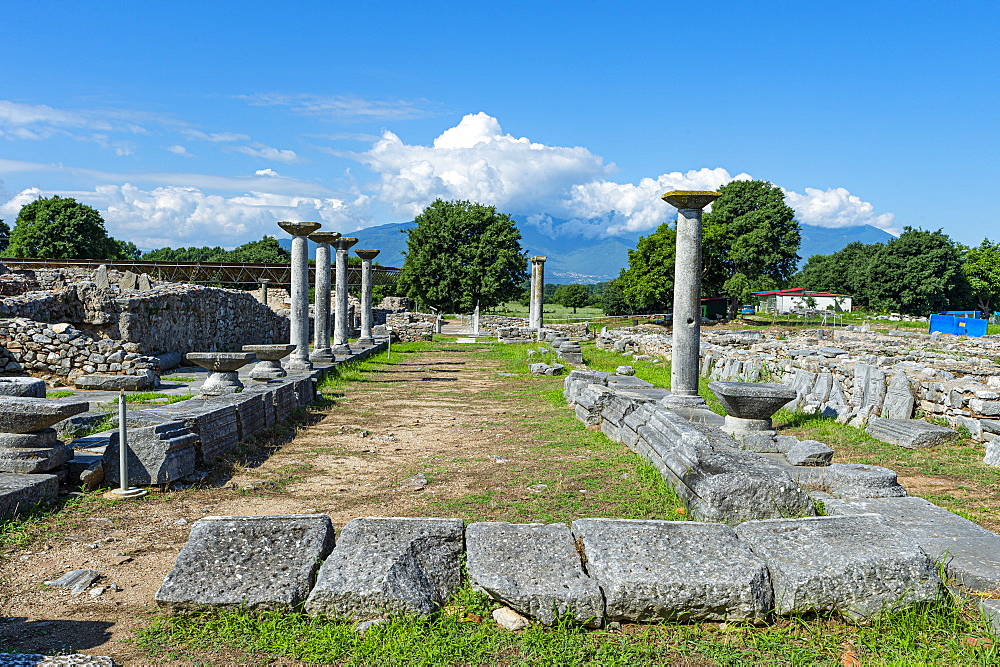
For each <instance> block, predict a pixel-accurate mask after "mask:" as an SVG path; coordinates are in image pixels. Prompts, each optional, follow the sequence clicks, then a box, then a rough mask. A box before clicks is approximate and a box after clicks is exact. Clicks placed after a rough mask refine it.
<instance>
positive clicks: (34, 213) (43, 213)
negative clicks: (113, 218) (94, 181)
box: [3, 196, 122, 259]
mask: <svg viewBox="0 0 1000 667" xmlns="http://www.w3.org/2000/svg"><path fill="white" fill-rule="evenodd" d="M121 251H122V248H121V245H120V244H119V243H118V241H116V240H114V239H113V238H111V237H110V236H108V231H107V229H105V228H104V219H103V218H102V217H101V214H100V213H98V212H97V211H96V210H94V209H93V208H91V207H90V206H87V205H86V204H81V203H79V202H77V201H76V200H75V199H73V198H71V197H59V196H54V197H48V198H42V199H36V200H35V201H33V202H31V203H29V204H25V205H24V206H22V207H21V212H20V213H18V214H17V220H16V221H15V222H14V231H12V232H11V233H10V243H9V245H8V246H7V249H6V250H5V251H4V253H3V254H4V256H5V257H16V258H22V259H23V258H40V259H118V258H119V257H120V255H121Z"/></svg>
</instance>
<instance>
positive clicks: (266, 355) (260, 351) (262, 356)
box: [243, 345, 295, 361]
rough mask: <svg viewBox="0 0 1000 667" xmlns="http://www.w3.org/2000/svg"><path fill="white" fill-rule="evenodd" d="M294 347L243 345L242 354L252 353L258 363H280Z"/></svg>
mask: <svg viewBox="0 0 1000 667" xmlns="http://www.w3.org/2000/svg"><path fill="white" fill-rule="evenodd" d="M294 349H295V346H294V345H244V346H243V351H244V352H253V353H254V354H255V355H257V359H259V360H260V361H280V360H281V359H284V358H285V357H287V356H288V355H289V354H291V353H292V350H294Z"/></svg>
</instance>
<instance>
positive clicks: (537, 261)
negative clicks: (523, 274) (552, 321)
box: [528, 255, 545, 329]
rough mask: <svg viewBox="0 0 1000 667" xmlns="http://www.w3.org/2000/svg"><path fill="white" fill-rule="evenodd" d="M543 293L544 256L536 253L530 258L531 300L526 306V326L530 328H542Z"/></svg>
mask: <svg viewBox="0 0 1000 667" xmlns="http://www.w3.org/2000/svg"><path fill="white" fill-rule="evenodd" d="M544 295H545V257H543V256H541V255H538V256H535V257H532V258H531V301H530V302H529V304H530V305H529V306H528V327H529V328H531V329H541V328H542V324H543V319H544V318H543V317H542V309H543V307H544V305H545V304H544Z"/></svg>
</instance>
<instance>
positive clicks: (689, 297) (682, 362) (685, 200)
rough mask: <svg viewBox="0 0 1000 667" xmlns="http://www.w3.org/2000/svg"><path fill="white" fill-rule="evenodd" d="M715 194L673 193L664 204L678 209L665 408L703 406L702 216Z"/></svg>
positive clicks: (667, 196) (683, 191)
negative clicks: (700, 387) (700, 359)
mask: <svg viewBox="0 0 1000 667" xmlns="http://www.w3.org/2000/svg"><path fill="white" fill-rule="evenodd" d="M718 197H719V193H718V192H708V191H687V190H674V191H673V192H668V193H666V194H665V195H663V200H664V201H665V202H667V203H668V204H670V205H671V206H676V207H677V213H678V215H677V253H676V259H675V261H674V313H673V325H672V328H673V336H674V340H673V346H672V349H671V363H672V365H671V368H670V396H667V397H666V398H664V399H663V404H664V405H665V406H667V407H697V406H701V405H705V399H703V398H702V397H701V396H699V395H698V352H699V347H700V345H701V212H702V209H704V208H705V207H706V206H708V205H709V204H711V203H712V202H713V201H715V200H716V199H718Z"/></svg>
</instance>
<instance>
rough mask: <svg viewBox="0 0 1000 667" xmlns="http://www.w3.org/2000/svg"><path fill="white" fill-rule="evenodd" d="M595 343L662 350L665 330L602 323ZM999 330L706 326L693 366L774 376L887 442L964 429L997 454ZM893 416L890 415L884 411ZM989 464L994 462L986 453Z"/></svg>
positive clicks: (813, 405) (923, 439) (938, 438)
mask: <svg viewBox="0 0 1000 667" xmlns="http://www.w3.org/2000/svg"><path fill="white" fill-rule="evenodd" d="M597 344H598V345H599V346H601V347H604V348H610V349H614V350H616V351H619V352H622V353H623V354H628V355H632V356H634V355H637V354H646V355H653V356H657V357H667V358H669V354H670V339H669V337H668V336H665V335H663V334H653V333H646V332H644V331H643V330H641V329H614V330H607V331H605V332H603V333H602V334H600V335H599V337H598V340H597ZM998 358H1000V337H998V336H984V337H980V338H964V337H960V336H952V335H947V334H921V333H915V332H910V331H894V332H889V333H878V332H865V331H863V330H860V329H857V330H855V329H854V328H853V327H848V328H846V329H845V330H839V329H838V330H826V329H807V330H803V331H802V332H801V333H797V334H795V335H787V334H783V333H776V332H771V331H758V330H742V331H741V330H733V331H718V330H716V331H708V332H705V333H704V335H703V337H702V358H701V374H702V375H703V376H705V377H708V378H710V379H712V380H727V381H742V382H757V381H779V382H782V383H784V384H785V385H788V386H790V387H791V388H793V389H794V390H795V392H796V396H795V398H794V399H792V400H790V401H789V403H788V405H787V407H788V408H791V409H796V410H802V411H804V412H806V413H817V412H818V413H822V414H825V415H828V416H830V417H834V418H836V419H837V420H838V421H839V422H841V423H850V424H851V425H853V426H856V427H858V428H866V427H867V428H868V431H869V433H872V434H873V435H875V436H876V437H878V438H880V439H883V440H886V441H887V442H891V443H895V444H899V445H900V446H907V447H914V446H916V447H920V446H934V445H936V444H939V443H941V442H948V441H950V440H951V439H953V438H955V437H956V436H955V435H954V433H949V432H948V431H946V430H942V429H941V428H937V427H936V425H935V424H931V423H929V422H926V421H921V420H914V419H912V418H913V417H915V416H916V417H920V416H923V417H926V418H935V419H940V420H945V421H946V422H947V425H948V428H950V429H951V431H957V430H963V429H968V433H969V435H970V436H971V438H972V439H973V440H976V441H979V442H983V443H985V444H986V445H987V447H986V457H985V458H984V460H987V462H989V460H991V455H990V453H991V452H993V454H992V460H994V461H995V459H997V458H1000V445H994V444H993V443H994V442H995V441H997V440H1000V366H998V365H997V359H998ZM886 420H891V421H886ZM992 465H996V463H995V462H994V463H992Z"/></svg>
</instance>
